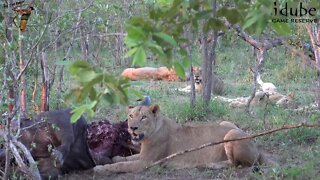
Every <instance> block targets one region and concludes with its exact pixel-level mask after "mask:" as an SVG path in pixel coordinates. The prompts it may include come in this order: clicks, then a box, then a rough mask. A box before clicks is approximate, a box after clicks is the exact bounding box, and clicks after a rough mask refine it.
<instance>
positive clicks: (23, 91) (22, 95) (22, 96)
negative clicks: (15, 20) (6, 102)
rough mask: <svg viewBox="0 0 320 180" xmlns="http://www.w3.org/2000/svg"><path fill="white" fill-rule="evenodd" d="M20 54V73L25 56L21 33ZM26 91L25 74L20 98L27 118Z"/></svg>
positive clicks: (20, 33) (22, 76) (23, 113)
mask: <svg viewBox="0 0 320 180" xmlns="http://www.w3.org/2000/svg"><path fill="white" fill-rule="evenodd" d="M19 54H20V58H19V69H20V72H22V71H23V68H24V60H23V59H24V54H23V44H22V32H21V31H19ZM26 89H27V85H26V75H25V73H23V74H22V75H21V96H20V101H21V107H20V108H21V113H22V115H23V116H24V117H25V115H26V107H27V101H26V97H27V94H26Z"/></svg>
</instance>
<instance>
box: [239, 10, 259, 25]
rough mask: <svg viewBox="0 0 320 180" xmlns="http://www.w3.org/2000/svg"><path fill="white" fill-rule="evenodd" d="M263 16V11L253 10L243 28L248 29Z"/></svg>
mask: <svg viewBox="0 0 320 180" xmlns="http://www.w3.org/2000/svg"><path fill="white" fill-rule="evenodd" d="M260 18H261V13H259V12H257V11H253V12H251V13H249V14H248V16H247V18H246V19H245V23H244V24H243V26H242V28H243V29H247V28H248V27H250V26H252V25H253V24H255V23H256V22H257V21H259V19H260Z"/></svg>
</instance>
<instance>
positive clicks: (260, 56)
mask: <svg viewBox="0 0 320 180" xmlns="http://www.w3.org/2000/svg"><path fill="white" fill-rule="evenodd" d="M266 52H267V50H266V49H265V48H261V49H256V48H254V54H255V56H256V60H255V64H254V72H253V73H254V74H253V88H252V93H251V96H250V98H249V100H248V102H247V104H246V109H245V111H246V112H247V113H250V104H251V101H252V100H253V98H254V97H255V95H256V91H257V77H258V75H259V76H260V66H261V65H262V63H263V62H264V60H265V55H266Z"/></svg>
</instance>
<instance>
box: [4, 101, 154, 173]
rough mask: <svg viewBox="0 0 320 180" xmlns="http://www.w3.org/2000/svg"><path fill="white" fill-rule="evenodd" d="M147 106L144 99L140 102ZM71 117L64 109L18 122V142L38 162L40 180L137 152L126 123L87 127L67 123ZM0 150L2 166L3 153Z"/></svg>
mask: <svg viewBox="0 0 320 180" xmlns="http://www.w3.org/2000/svg"><path fill="white" fill-rule="evenodd" d="M150 104H151V99H150V97H148V96H147V97H145V98H144V99H143V101H142V102H141V103H140V105H150ZM71 116H72V114H71V110H70V109H65V110H55V111H49V112H44V113H41V114H39V115H37V116H35V117H34V118H32V119H26V118H25V119H21V120H20V122H21V124H20V127H21V137H20V138H19V140H20V141H21V142H22V143H23V144H24V145H25V146H26V147H27V148H28V149H29V150H30V152H31V154H32V156H33V158H34V159H35V160H36V161H37V162H38V168H39V171H40V174H41V176H42V178H43V179H49V178H50V179H57V178H58V176H59V175H61V174H64V173H68V172H71V171H79V170H86V169H91V168H93V167H94V166H95V165H102V164H107V163H111V162H112V161H111V158H112V157H114V156H119V155H120V156H127V155H132V154H135V153H138V152H139V147H137V146H134V145H132V143H131V139H130V135H129V133H128V131H127V122H126V121H122V122H119V123H115V124H111V123H110V122H109V121H107V120H103V121H99V122H93V123H91V124H89V125H88V124H87V122H86V120H85V119H84V118H83V117H81V118H80V119H79V120H78V121H77V122H75V123H71ZM0 150H1V151H0V152H1V153H0V155H1V156H0V160H1V162H2V163H4V160H5V150H4V149H0Z"/></svg>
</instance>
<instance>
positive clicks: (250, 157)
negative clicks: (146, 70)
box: [94, 105, 266, 173]
mask: <svg viewBox="0 0 320 180" xmlns="http://www.w3.org/2000/svg"><path fill="white" fill-rule="evenodd" d="M128 111H129V112H128V130H129V133H130V134H131V136H132V140H133V141H135V142H138V143H141V151H140V154H138V155H133V156H129V157H117V158H114V159H113V161H114V162H116V163H114V164H108V165H103V166H96V167H95V168H94V171H95V172H98V173H100V172H104V171H111V172H139V171H142V170H144V169H145V168H146V167H148V166H150V165H151V164H153V163H154V162H156V161H158V160H160V159H162V158H165V157H167V156H169V155H171V154H174V153H177V152H179V151H183V150H186V149H190V148H194V147H198V146H200V145H203V144H205V143H209V142H218V141H222V140H228V139H235V138H240V137H244V136H246V133H244V132H243V131H242V130H240V129H238V128H237V127H236V126H235V125H234V124H232V123H230V122H224V123H222V124H221V125H219V124H215V123H206V124H191V125H181V124H177V123H176V122H175V121H173V120H170V119H168V118H167V117H165V116H163V115H162V114H161V112H160V107H159V106H158V105H152V106H137V107H134V108H131V109H129V110H128ZM121 161H122V162H121ZM265 162H266V159H265V158H264V155H263V154H262V153H260V152H259V151H258V149H257V147H256V146H255V145H254V144H253V142H252V141H251V140H242V141H233V142H228V143H224V144H219V145H216V146H209V147H206V148H203V149H201V150H198V151H193V152H189V153H185V154H183V155H180V156H177V157H175V158H173V159H170V160H168V161H166V163H165V164H164V165H165V166H166V167H170V168H175V169H181V168H190V167H211V168H221V167H227V166H229V165H234V166H238V165H242V166H252V165H254V164H255V163H265Z"/></svg>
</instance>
